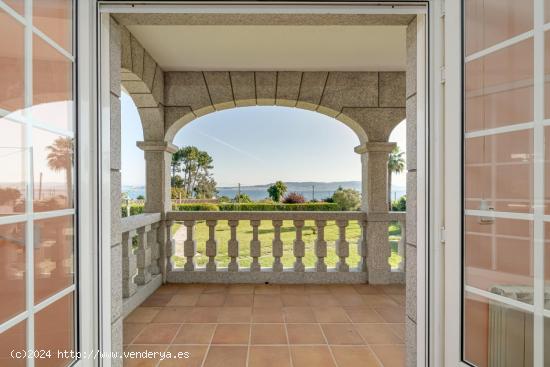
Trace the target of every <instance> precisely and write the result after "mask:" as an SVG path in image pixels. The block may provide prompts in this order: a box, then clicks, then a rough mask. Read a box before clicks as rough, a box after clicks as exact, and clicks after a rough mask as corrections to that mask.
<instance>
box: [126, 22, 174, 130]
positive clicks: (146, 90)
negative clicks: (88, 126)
mask: <svg viewBox="0 0 550 367" xmlns="http://www.w3.org/2000/svg"><path fill="white" fill-rule="evenodd" d="M120 45H121V46H120V52H121V57H120V61H121V65H120V68H121V70H120V84H121V86H122V88H123V89H124V90H125V91H126V92H127V93H128V94H129V95H130V97H131V98H132V100H133V101H134V103H135V105H136V107H137V108H138V112H139V115H140V118H141V125H142V128H143V139H144V140H163V137H164V72H163V70H162V69H161V68H160V66H159V65H158V64H157V62H156V61H155V60H154V59H153V58H152V57H151V56H150V55H149V53H148V52H147V50H145V49H144V47H143V46H142V45H141V44H140V43H139V42H138V40H137V39H136V38H135V37H134V36H133V35H132V33H130V31H129V30H128V29H127V28H126V27H124V26H120ZM115 82H116V81H115Z"/></svg>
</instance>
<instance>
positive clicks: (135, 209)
mask: <svg viewBox="0 0 550 367" xmlns="http://www.w3.org/2000/svg"><path fill="white" fill-rule="evenodd" d="M173 209H174V210H177V211H224V212H236V211H259V212H269V211H308V212H320V211H330V212H334V211H339V210H340V207H339V206H338V204H335V203H325V202H320V203H303V204H270V203H240V204H238V203H219V204H209V203H203V204H175V205H174V206H173ZM121 210H122V216H123V217H126V216H127V215H126V212H127V210H126V206H123V207H122V208H121ZM141 213H143V206H140V205H131V206H130V215H136V214H141Z"/></svg>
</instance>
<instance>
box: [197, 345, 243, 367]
mask: <svg viewBox="0 0 550 367" xmlns="http://www.w3.org/2000/svg"><path fill="white" fill-rule="evenodd" d="M247 352H248V347H241V346H221V345H213V346H210V349H209V350H208V354H207V355H206V360H205V361H204V367H245V366H246V355H247Z"/></svg>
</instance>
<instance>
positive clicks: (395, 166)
mask: <svg viewBox="0 0 550 367" xmlns="http://www.w3.org/2000/svg"><path fill="white" fill-rule="evenodd" d="M404 154H405V152H401V151H400V149H399V147H398V146H397V145H396V146H395V148H393V150H392V152H391V153H390V157H389V159H388V208H389V210H391V176H392V174H393V173H401V172H403V171H404V170H405V158H404V157H403V155H404Z"/></svg>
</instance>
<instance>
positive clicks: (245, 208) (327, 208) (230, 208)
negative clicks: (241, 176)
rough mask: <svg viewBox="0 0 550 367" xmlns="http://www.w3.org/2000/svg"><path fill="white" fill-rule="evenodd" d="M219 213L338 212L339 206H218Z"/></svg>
mask: <svg viewBox="0 0 550 367" xmlns="http://www.w3.org/2000/svg"><path fill="white" fill-rule="evenodd" d="M219 206H220V210H221V211H338V210H340V208H339V206H338V205H336V204H330V203H303V204H263V203H244V204H235V203H231V204H220V205H219Z"/></svg>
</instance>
